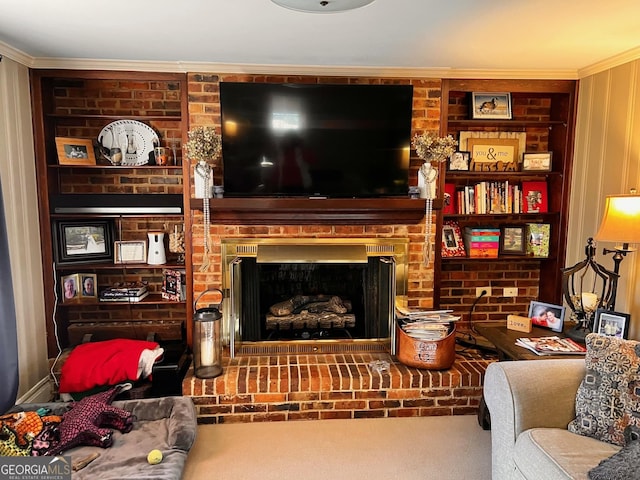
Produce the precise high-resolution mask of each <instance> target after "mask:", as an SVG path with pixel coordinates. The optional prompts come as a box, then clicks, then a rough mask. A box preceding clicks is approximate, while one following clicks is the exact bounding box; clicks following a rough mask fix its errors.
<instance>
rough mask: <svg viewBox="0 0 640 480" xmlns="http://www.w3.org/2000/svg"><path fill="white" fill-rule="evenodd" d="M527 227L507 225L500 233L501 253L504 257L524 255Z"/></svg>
mask: <svg viewBox="0 0 640 480" xmlns="http://www.w3.org/2000/svg"><path fill="white" fill-rule="evenodd" d="M525 237H526V227H525V226H524V225H505V226H503V227H502V228H501V231H500V253H501V254H503V255H524V254H525V253H526V248H525V245H526V243H525Z"/></svg>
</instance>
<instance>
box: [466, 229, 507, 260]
mask: <svg viewBox="0 0 640 480" xmlns="http://www.w3.org/2000/svg"><path fill="white" fill-rule="evenodd" d="M464 245H465V247H466V250H467V255H468V256H469V257H472V258H497V257H498V250H499V249H500V229H499V228H488V227H487V228H485V227H465V229H464Z"/></svg>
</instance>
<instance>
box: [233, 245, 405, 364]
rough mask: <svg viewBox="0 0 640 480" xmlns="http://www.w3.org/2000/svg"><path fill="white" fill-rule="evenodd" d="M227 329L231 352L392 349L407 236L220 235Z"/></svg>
mask: <svg viewBox="0 0 640 480" xmlns="http://www.w3.org/2000/svg"><path fill="white" fill-rule="evenodd" d="M222 245H223V251H222V253H223V255H222V258H223V278H224V282H223V286H224V290H225V292H227V293H226V296H227V298H228V302H227V308H225V309H224V312H225V323H224V325H225V326H224V331H225V337H224V338H226V339H227V342H228V345H229V348H230V353H231V355H232V356H235V355H236V354H247V355H251V354H260V355H264V354H279V353H338V352H357V351H360V352H373V351H375V352H380V351H388V352H391V353H393V351H394V348H393V346H394V341H393V340H394V329H393V325H394V324H393V319H394V306H395V303H396V301H397V300H398V297H399V296H400V297H401V298H403V299H406V285H407V282H406V272H407V256H408V241H407V240H406V239H395V238H390V239H389V238H384V239H382V238H380V239H377V238H366V239H363V238H360V239H356V238H332V239H309V238H273V239H272V238H269V239H266V238H251V239H228V240H226V239H224V240H223V242H222Z"/></svg>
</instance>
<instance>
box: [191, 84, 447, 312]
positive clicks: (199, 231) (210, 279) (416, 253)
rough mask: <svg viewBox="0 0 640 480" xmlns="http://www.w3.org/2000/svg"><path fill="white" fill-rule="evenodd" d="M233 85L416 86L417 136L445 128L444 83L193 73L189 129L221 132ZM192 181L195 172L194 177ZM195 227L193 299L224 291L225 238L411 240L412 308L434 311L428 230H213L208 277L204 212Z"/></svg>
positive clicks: (218, 178) (415, 162)
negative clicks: (223, 102)
mask: <svg viewBox="0 0 640 480" xmlns="http://www.w3.org/2000/svg"><path fill="white" fill-rule="evenodd" d="M224 81H234V82H289V83H342V84H345V83H358V84H411V85H413V87H414V91H413V118H412V134H413V133H420V132H422V131H425V130H433V131H438V130H439V126H440V97H441V95H440V94H441V85H440V83H441V82H440V80H416V79H409V78H404V79H383V78H355V77H354V78H345V77H310V76H309V77H307V76H269V75H211V74H197V73H193V74H190V75H189V78H188V82H189V83H188V85H189V87H188V90H189V121H190V128H193V127H195V126H197V125H213V126H215V127H216V130H217V131H218V132H220V131H221V124H220V122H221V118H220V94H219V84H220V82H224ZM421 163H422V162H421V160H419V159H418V158H412V159H411V165H410V166H411V173H410V178H409V183H410V184H411V185H415V184H416V183H417V180H416V179H417V169H418V167H419V165H420V164H421ZM192 175H193V171H192ZM214 175H215V182H216V184H220V183H221V182H222V169H221V167H220V165H218V167H217V168H216V169H215V173H214ZM192 221H193V242H192V244H193V264H194V295H197V294H198V292H201V291H204V290H206V289H207V288H212V287H215V288H219V287H220V286H221V284H222V277H221V274H222V272H221V265H220V240H221V239H222V238H225V237H245V238H248V237H266V236H269V237H278V236H282V237H288V236H298V237H335V236H340V237H351V236H353V237H407V238H409V239H410V247H409V275H408V278H409V303H410V306H412V307H419V308H431V307H432V306H433V265H432V264H431V265H428V266H426V265H424V264H423V259H422V249H423V241H424V225H423V224H422V223H420V224H416V225H384V226H383V225H372V226H331V225H273V226H235V225H212V228H211V240H212V243H213V254H212V256H211V259H210V261H211V267H210V268H209V270H208V271H206V272H199V271H198V269H199V267H200V265H201V264H202V261H203V249H204V247H203V227H202V214H201V212H198V211H196V212H193V213H192Z"/></svg>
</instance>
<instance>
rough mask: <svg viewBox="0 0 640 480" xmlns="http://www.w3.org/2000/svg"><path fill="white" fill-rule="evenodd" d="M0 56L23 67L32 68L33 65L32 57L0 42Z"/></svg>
mask: <svg viewBox="0 0 640 480" xmlns="http://www.w3.org/2000/svg"><path fill="white" fill-rule="evenodd" d="M0 54H1V55H3V56H5V57H7V58H10V59H11V60H13V61H15V62H18V63H20V64H22V65H24V66H25V67H31V68H33V63H34V58H33V57H31V56H30V55H27V54H26V53H24V52H22V51H20V50H18V49H17V48H13V47H12V46H11V45H9V44H7V43H4V42H1V41H0Z"/></svg>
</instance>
